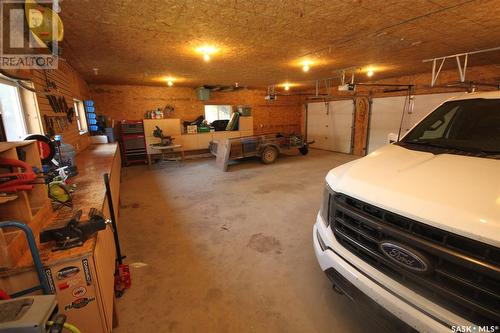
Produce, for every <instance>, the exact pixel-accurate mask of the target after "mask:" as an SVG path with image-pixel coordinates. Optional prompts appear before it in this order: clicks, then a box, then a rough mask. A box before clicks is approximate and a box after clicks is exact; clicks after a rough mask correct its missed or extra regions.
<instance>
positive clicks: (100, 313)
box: [0, 144, 121, 333]
mask: <svg viewBox="0 0 500 333" xmlns="http://www.w3.org/2000/svg"><path fill="white" fill-rule="evenodd" d="M76 164H77V166H78V171H79V174H78V176H76V177H74V178H71V183H74V184H76V185H77V188H76V191H75V192H74V194H73V207H72V208H70V207H62V208H61V209H60V210H58V211H56V212H52V213H51V214H50V215H49V216H48V218H47V219H46V221H45V222H44V225H43V227H48V226H54V225H60V224H67V222H68V221H69V220H70V219H71V217H72V216H73V214H74V213H75V212H76V211H77V210H79V209H82V210H83V213H84V215H83V216H82V220H84V219H86V215H87V214H88V212H89V210H90V209H91V208H97V209H100V210H102V212H103V214H104V216H105V217H109V208H108V203H107V199H106V188H105V185H104V180H103V175H104V174H105V173H109V175H110V186H111V193H112V198H113V206H114V211H115V216H116V218H117V219H118V209H119V190H120V168H121V160H120V150H119V149H118V145H117V144H99V145H91V146H90V147H89V148H88V149H86V150H85V151H83V152H81V153H80V154H78V155H77V157H76ZM117 223H118V221H117ZM35 237H36V238H38V234H35ZM53 246H54V244H53V243H45V244H38V248H39V252H40V257H41V259H42V263H43V265H44V270H45V273H46V277H47V279H48V282H49V287H50V289H51V291H52V293H54V294H55V295H56V297H57V301H58V304H59V311H60V313H64V314H66V315H67V317H68V319H67V321H68V322H70V323H72V324H74V325H76V326H77V327H78V328H79V329H80V330H81V331H82V332H92V333H94V332H95V333H99V332H111V330H112V328H113V319H114V315H115V313H114V301H115V299H114V272H115V259H116V251H115V244H114V238H113V231H112V229H111V227H110V226H107V227H106V229H105V230H102V231H99V233H98V234H95V235H93V236H92V237H90V238H89V239H88V240H87V241H86V242H85V243H84V244H83V246H81V247H76V248H72V249H69V250H64V251H56V252H53V251H52V247H53ZM37 284H39V283H38V278H37V275H36V273H35V271H34V268H33V263H32V261H31V255H30V254H29V251H28V252H27V253H25V254H24V255H23V256H22V257H21V259H20V260H18V262H17V263H16V264H15V266H14V267H12V268H11V269H9V270H6V271H2V272H0V289H3V290H5V291H6V292H8V293H9V294H10V293H14V292H17V291H20V290H23V289H27V288H30V287H32V286H34V285H37Z"/></svg>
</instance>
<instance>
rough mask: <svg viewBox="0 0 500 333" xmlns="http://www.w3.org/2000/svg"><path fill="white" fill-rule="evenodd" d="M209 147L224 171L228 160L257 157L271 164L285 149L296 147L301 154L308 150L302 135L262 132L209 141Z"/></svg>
mask: <svg viewBox="0 0 500 333" xmlns="http://www.w3.org/2000/svg"><path fill="white" fill-rule="evenodd" d="M209 149H210V153H212V155H214V156H216V157H217V165H219V166H220V167H221V168H222V169H223V170H224V171H227V169H228V162H229V160H238V159H242V158H245V157H259V158H260V160H261V161H262V163H264V164H271V163H274V162H276V160H277V159H278V156H279V154H280V153H281V152H283V151H285V150H291V149H298V150H299V152H300V153H301V154H302V155H306V154H307V153H308V152H309V147H308V143H307V142H306V141H305V140H304V138H303V137H302V136H300V135H295V134H290V135H282V134H263V135H254V136H245V137H241V138H231V139H226V140H223V141H220V142H218V141H211V142H210V144H209Z"/></svg>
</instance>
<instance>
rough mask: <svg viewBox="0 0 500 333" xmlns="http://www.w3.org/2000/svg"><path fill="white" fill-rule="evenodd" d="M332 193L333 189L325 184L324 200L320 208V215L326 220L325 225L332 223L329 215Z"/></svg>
mask: <svg viewBox="0 0 500 333" xmlns="http://www.w3.org/2000/svg"><path fill="white" fill-rule="evenodd" d="M331 194H332V190H331V189H330V187H329V186H328V185H326V186H325V189H324V191H323V202H322V203H321V208H320V210H319V214H320V216H321V217H322V218H323V221H324V222H325V226H327V227H328V226H329V225H330V221H329V219H328V216H329V210H330V197H331Z"/></svg>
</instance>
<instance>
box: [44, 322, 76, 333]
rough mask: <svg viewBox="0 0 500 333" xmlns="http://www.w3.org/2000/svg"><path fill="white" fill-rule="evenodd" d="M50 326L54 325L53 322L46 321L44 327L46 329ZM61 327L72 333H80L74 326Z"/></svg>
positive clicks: (65, 324)
mask: <svg viewBox="0 0 500 333" xmlns="http://www.w3.org/2000/svg"><path fill="white" fill-rule="evenodd" d="M52 325H54V322H53V321H48V322H47V324H46V326H48V327H50V326H52ZM63 327H64V328H65V329H67V330H70V331H71V332H73V333H82V332H81V331H80V330H79V329H78V328H77V327H76V326H74V325H71V324H68V323H64V325H63Z"/></svg>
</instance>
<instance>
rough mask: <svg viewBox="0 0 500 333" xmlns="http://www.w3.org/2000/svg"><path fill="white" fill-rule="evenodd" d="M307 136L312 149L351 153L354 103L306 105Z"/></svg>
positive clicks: (350, 101) (339, 102)
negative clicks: (312, 142)
mask: <svg viewBox="0 0 500 333" xmlns="http://www.w3.org/2000/svg"><path fill="white" fill-rule="evenodd" d="M307 107H308V121H307V135H308V140H310V141H311V140H314V141H315V143H314V145H312V147H314V148H318V149H324V150H330V151H336V152H341V153H350V152H351V140H352V132H353V131H352V126H353V123H352V121H353V115H354V103H353V102H352V100H343V101H333V102H329V103H325V102H319V103H309V104H308V106H307Z"/></svg>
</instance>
